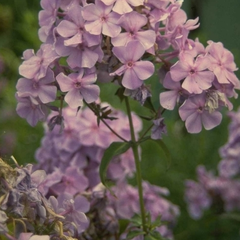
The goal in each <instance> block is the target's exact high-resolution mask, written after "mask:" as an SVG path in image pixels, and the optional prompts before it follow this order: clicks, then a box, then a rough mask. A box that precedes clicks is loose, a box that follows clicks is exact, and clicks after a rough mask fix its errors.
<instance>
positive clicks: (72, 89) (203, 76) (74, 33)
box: [16, 0, 240, 133]
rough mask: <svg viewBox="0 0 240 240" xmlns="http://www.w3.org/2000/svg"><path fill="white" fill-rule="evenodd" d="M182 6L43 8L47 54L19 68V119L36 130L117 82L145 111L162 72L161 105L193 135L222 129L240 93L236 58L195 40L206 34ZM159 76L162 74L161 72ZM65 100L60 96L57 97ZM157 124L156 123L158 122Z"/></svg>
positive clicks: (116, 3)
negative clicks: (54, 111)
mask: <svg viewBox="0 0 240 240" xmlns="http://www.w3.org/2000/svg"><path fill="white" fill-rule="evenodd" d="M181 4H182V1H177V0H134V1H133V0H123V1H122V0H121V1H120V0H95V1H94V0H92V1H91V0H41V6H42V8H43V10H41V11H40V12H39V24H40V29H39V38H40V40H41V41H42V45H41V47H40V49H39V50H38V51H37V53H36V54H35V53H34V51H33V50H30V49H29V50H26V51H25V52H24V54H23V60H24V61H23V63H22V64H21V66H20V67H19V73H20V75H21V76H22V78H20V79H19V80H18V83H17V94H16V98H17V100H18V105H17V112H18V114H19V115H20V116H21V117H23V118H26V119H27V121H28V123H29V124H30V125H32V126H35V125H36V124H37V122H38V121H39V120H45V119H46V118H47V114H48V109H49V108H50V109H51V108H52V106H51V103H52V102H54V101H55V100H58V99H59V95H58V94H57V93H60V95H61V96H64V100H65V101H66V103H67V104H68V105H69V106H70V107H71V108H73V109H77V108H79V107H81V106H83V104H84V102H85V103H87V104H89V103H93V102H95V101H96V100H97V99H98V97H99V93H100V88H99V86H98V85H97V84H98V82H107V83H109V82H114V83H115V84H118V85H119V86H120V87H122V88H123V89H124V90H125V94H126V95H130V96H132V97H133V98H135V99H137V100H138V101H140V103H141V104H143V103H144V101H145V100H146V98H147V97H149V96H151V93H150V92H149V89H148V88H147V87H146V86H145V83H147V79H149V78H150V77H151V76H152V75H153V74H154V73H155V72H162V71H163V70H164V71H165V72H166V76H165V77H164V79H160V82H161V84H162V85H163V87H164V90H163V91H162V92H161V93H160V104H161V106H162V107H163V108H164V109H168V110H172V109H174V107H175V105H176V104H177V105H178V106H180V107H179V115H180V117H181V119H182V120H183V121H185V125H186V128H187V130H188V132H190V133H198V132H200V131H201V129H202V125H203V126H204V128H205V129H207V130H209V129H212V128H213V127H215V126H217V125H219V124H220V122H221V119H222V115H221V113H220V112H219V110H220V109H221V108H222V107H223V106H227V107H228V108H229V109H231V108H232V105H231V103H230V102H229V100H228V98H231V97H236V96H237V94H236V92H235V89H239V88H240V83H239V80H238V79H237V77H236V75H235V74H234V71H236V70H237V68H236V65H235V63H234V58H233V55H232V53H231V52H229V51H228V50H227V49H225V48H224V46H223V44H222V43H220V42H218V43H215V42H212V41H208V43H207V47H204V46H203V45H202V44H201V43H200V42H199V41H198V40H197V39H196V40H195V41H194V40H191V39H189V38H188V35H189V32H190V31H191V30H194V29H196V28H197V27H198V26H199V23H198V18H196V19H194V20H187V16H186V13H185V12H184V11H183V10H182V9H181ZM156 66H158V68H159V69H157V71H155V67H156ZM57 95H58V96H57ZM156 118H157V116H156Z"/></svg>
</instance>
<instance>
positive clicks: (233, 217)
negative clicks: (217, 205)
mask: <svg viewBox="0 0 240 240" xmlns="http://www.w3.org/2000/svg"><path fill="white" fill-rule="evenodd" d="M220 217H221V218H226V219H231V220H235V221H238V222H240V214H237V213H223V214H221V215H220Z"/></svg>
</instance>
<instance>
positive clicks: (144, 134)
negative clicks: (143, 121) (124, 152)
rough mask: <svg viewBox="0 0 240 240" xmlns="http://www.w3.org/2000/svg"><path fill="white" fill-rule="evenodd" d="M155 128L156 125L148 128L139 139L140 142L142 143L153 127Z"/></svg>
mask: <svg viewBox="0 0 240 240" xmlns="http://www.w3.org/2000/svg"><path fill="white" fill-rule="evenodd" d="M153 126H154V124H151V125H150V126H149V128H147V130H146V131H145V132H144V133H143V135H142V136H141V137H140V138H139V140H138V142H140V141H141V140H142V139H143V138H144V137H145V136H146V134H147V133H148V132H149V131H150V130H151V129H152V127H153Z"/></svg>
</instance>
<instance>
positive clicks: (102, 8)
mask: <svg viewBox="0 0 240 240" xmlns="http://www.w3.org/2000/svg"><path fill="white" fill-rule="evenodd" d="M111 10H112V5H109V6H107V5H105V4H104V3H102V2H100V0H96V1H95V4H89V5H87V6H85V7H84V8H83V13H82V15H83V18H84V19H85V20H86V23H85V29H86V30H87V31H88V32H89V33H91V34H93V35H100V34H101V33H102V34H104V35H107V36H109V37H116V36H117V35H118V34H119V33H120V32H121V27H120V26H119V25H118V23H117V21H118V19H119V17H120V16H119V15H118V14H117V13H114V12H111Z"/></svg>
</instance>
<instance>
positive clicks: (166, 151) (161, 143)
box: [149, 138, 172, 170]
mask: <svg viewBox="0 0 240 240" xmlns="http://www.w3.org/2000/svg"><path fill="white" fill-rule="evenodd" d="M149 140H152V141H154V142H155V143H157V145H158V146H159V147H160V148H161V150H163V152H164V154H165V156H166V158H167V160H168V162H169V165H168V166H167V170H168V169H169V168H170V166H171V163H172V157H171V154H170V152H169V150H168V147H167V146H166V144H165V143H164V142H163V141H162V140H161V139H159V140H154V139H152V138H149Z"/></svg>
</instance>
